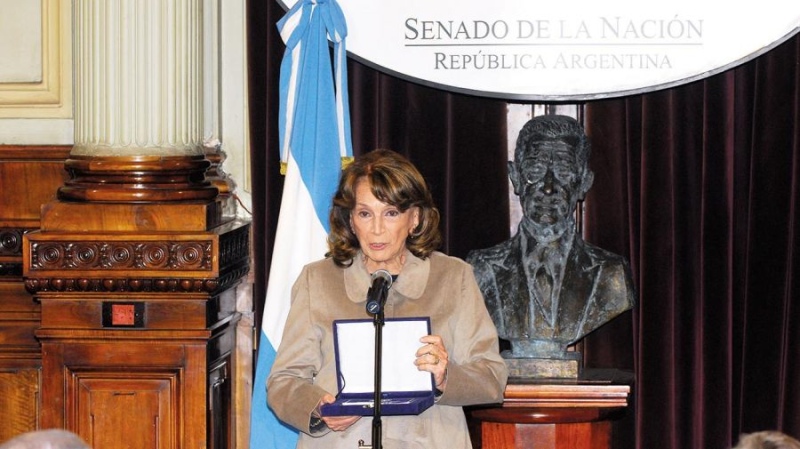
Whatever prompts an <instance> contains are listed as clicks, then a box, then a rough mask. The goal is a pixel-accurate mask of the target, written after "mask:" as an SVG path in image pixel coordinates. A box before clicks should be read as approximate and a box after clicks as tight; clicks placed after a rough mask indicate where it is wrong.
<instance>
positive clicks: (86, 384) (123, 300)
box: [23, 202, 250, 449]
mask: <svg viewBox="0 0 800 449" xmlns="http://www.w3.org/2000/svg"><path fill="white" fill-rule="evenodd" d="M44 211H45V213H44V215H43V218H42V227H41V230H39V231H34V232H30V233H27V234H25V236H24V245H23V246H24V251H23V268H24V270H23V274H24V279H25V287H26V288H27V290H28V291H29V292H30V293H32V294H33V295H34V300H35V301H36V302H37V303H38V304H40V305H41V312H40V313H41V323H40V327H39V328H38V329H36V330H35V336H36V338H37V339H38V341H39V342H41V351H42V356H41V366H42V371H41V373H42V382H41V415H40V427H41V428H53V427H55V428H64V429H67V430H70V431H72V432H75V433H77V434H78V435H79V436H80V437H81V438H83V439H84V440H85V441H86V442H87V443H89V444H90V446H92V447H94V448H98V449H101V448H102V449H115V448H132V447H135V448H143V449H144V448H147V449H180V448H192V449H195V448H196V449H231V448H233V447H234V441H235V434H234V428H235V415H234V413H233V396H232V392H233V391H234V390H235V385H237V377H241V376H240V375H239V373H237V372H236V371H235V366H236V365H237V364H236V363H235V362H236V360H235V359H234V358H235V347H236V324H237V322H238V321H239V320H240V318H241V314H240V313H239V312H238V311H237V310H236V299H237V298H236V289H237V287H238V285H239V284H240V283H241V282H242V279H243V278H244V277H245V275H246V274H247V272H248V271H249V257H250V251H249V241H250V237H249V234H250V231H249V230H250V225H249V223H248V222H245V221H240V220H236V219H226V218H225V217H223V216H222V215H221V213H219V211H220V206H219V204H218V203H214V202H207V203H193V204H174V205H173V204H141V205H138V204H134V205H121V204H117V205H114V204H108V205H105V204H91V203H58V204H49V205H47V206H46V207H45V208H44ZM187 211H188V212H187ZM184 215H185V216H186V219H181V217H183V216H184ZM198 216H199V217H200V218H199V219H198V218H197V217H198ZM104 229H106V230H104ZM109 229H110V230H109Z"/></svg>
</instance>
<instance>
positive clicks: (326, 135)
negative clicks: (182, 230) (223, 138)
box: [250, 0, 353, 449]
mask: <svg viewBox="0 0 800 449" xmlns="http://www.w3.org/2000/svg"><path fill="white" fill-rule="evenodd" d="M278 29H279V31H280V34H281V37H282V39H283V41H284V42H285V43H286V52H285V54H284V56H283V61H282V62H281V76H280V117H279V129H280V147H281V148H280V151H281V172H282V173H284V174H285V175H286V179H285V182H284V188H283V197H282V199H281V210H280V215H279V217H278V229H277V234H276V236H275V246H274V247H273V251H272V265H271V267H270V275H269V280H268V283H267V297H266V301H265V304H264V316H263V319H262V325H261V331H262V334H261V339H260V346H259V350H258V363H257V366H256V375H255V381H254V387H253V401H252V413H251V419H250V432H251V434H250V448H251V449H267V448H269V449H271V448H294V447H295V445H296V443H297V432H296V431H295V430H294V429H292V428H290V427H288V426H287V425H285V424H283V423H281V422H280V421H279V420H278V418H277V417H276V416H275V415H274V414H273V412H272V410H271V409H269V407H268V406H267V395H269V392H268V391H266V379H267V376H268V375H269V371H270V369H271V368H272V363H273V362H274V360H275V352H276V350H277V348H278V346H279V345H280V340H281V336H282V334H283V327H284V322H285V321H286V316H287V315H288V313H289V305H290V294H291V288H292V285H293V284H294V281H295V279H296V278H297V276H298V275H299V274H300V270H301V269H302V268H303V266H304V265H305V264H307V263H309V262H312V261H314V260H318V259H321V258H323V257H324V256H325V252H326V251H327V249H328V248H327V244H326V238H327V235H328V231H329V224H328V211H329V209H330V205H331V198H332V197H333V194H334V192H335V191H336V186H337V183H338V181H339V175H340V173H341V167H342V164H343V163H345V162H346V161H349V160H351V159H352V155H353V150H352V144H351V141H350V109H349V102H348V97H347V61H346V51H345V36H346V35H347V25H346V22H345V19H344V14H343V13H342V10H341V8H340V7H339V5H338V3H336V1H335V0H316V1H312V0H298V2H297V3H296V4H295V5H294V6H293V7H292V8H291V9H290V10H289V12H288V13H286V15H285V16H284V17H283V18H282V19H281V20H280V21H279V22H278ZM329 39H330V41H332V42H333V47H334V62H335V64H333V67H332V65H331V57H330V50H329V43H328V40H329ZM332 69H333V70H332ZM331 74H333V76H331Z"/></svg>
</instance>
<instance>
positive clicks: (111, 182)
mask: <svg viewBox="0 0 800 449" xmlns="http://www.w3.org/2000/svg"><path fill="white" fill-rule="evenodd" d="M210 165H211V163H210V162H209V161H208V159H206V157H205V156H140V155H133V156H118V157H113V156H106V157H97V156H93V157H88V156H87V157H82V156H71V157H70V159H68V160H67V161H66V163H65V167H66V169H67V170H68V171H69V173H70V175H71V179H70V180H69V181H67V182H66V183H64V186H63V187H61V188H60V189H58V198H59V199H61V200H68V201H91V202H164V201H202V200H212V199H214V198H216V196H217V194H218V190H217V187H215V186H214V185H212V184H211V183H210V182H208V181H206V179H205V171H206V169H208V168H209V166H210Z"/></svg>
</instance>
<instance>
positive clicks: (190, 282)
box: [24, 222, 250, 293]
mask: <svg viewBox="0 0 800 449" xmlns="http://www.w3.org/2000/svg"><path fill="white" fill-rule="evenodd" d="M249 230H250V225H249V223H247V224H243V223H241V222H233V223H230V224H228V225H225V226H222V227H220V229H218V231H219V234H216V233H211V234H206V237H207V238H200V237H198V235H194V236H193V235H174V239H167V238H164V236H163V235H161V236H155V237H153V236H150V240H138V239H136V238H134V237H131V236H129V238H127V239H123V238H120V237H118V236H114V238H116V240H112V239H111V237H110V236H108V235H106V236H94V237H92V238H88V237H85V238H84V239H79V238H76V237H77V236H76V235H71V236H70V235H67V236H60V237H59V238H56V237H54V236H43V235H42V234H38V233H32V234H30V236H29V237H26V239H28V243H27V248H28V251H29V254H28V256H27V257H26V259H25V261H24V264H25V266H24V268H25V269H26V270H27V272H26V273H25V288H26V290H28V292H30V293H37V292H172V293H180V292H186V293H210V292H215V291H217V290H220V289H225V288H228V287H230V286H231V285H232V284H233V283H235V282H239V281H240V280H241V278H242V277H244V276H245V275H246V274H247V273H248V272H249V270H250V232H249ZM159 237H160V238H159Z"/></svg>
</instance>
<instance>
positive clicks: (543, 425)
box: [470, 380, 630, 449]
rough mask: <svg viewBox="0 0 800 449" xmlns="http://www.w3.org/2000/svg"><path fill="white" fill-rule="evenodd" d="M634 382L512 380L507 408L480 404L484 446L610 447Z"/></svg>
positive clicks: (477, 412) (477, 414)
mask: <svg viewBox="0 0 800 449" xmlns="http://www.w3.org/2000/svg"><path fill="white" fill-rule="evenodd" d="M629 393H630V386H629V385H624V384H614V383H612V382H611V381H597V380H594V381H585V380H584V381H577V380H576V381H558V380H555V381H553V380H551V381H549V383H548V381H545V380H541V381H524V380H512V381H510V382H509V385H508V386H507V388H506V391H505V399H504V401H503V404H502V406H497V407H484V408H475V409H472V410H471V411H470V415H471V418H472V419H473V420H475V421H477V422H478V423H479V424H480V440H481V441H480V443H481V447H482V448H483V449H515V448H518V449H523V448H524V449H610V448H611V430H612V421H613V420H614V419H617V418H619V417H620V416H622V414H623V413H624V412H625V408H626V407H627V405H628V403H627V400H628V395H629Z"/></svg>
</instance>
